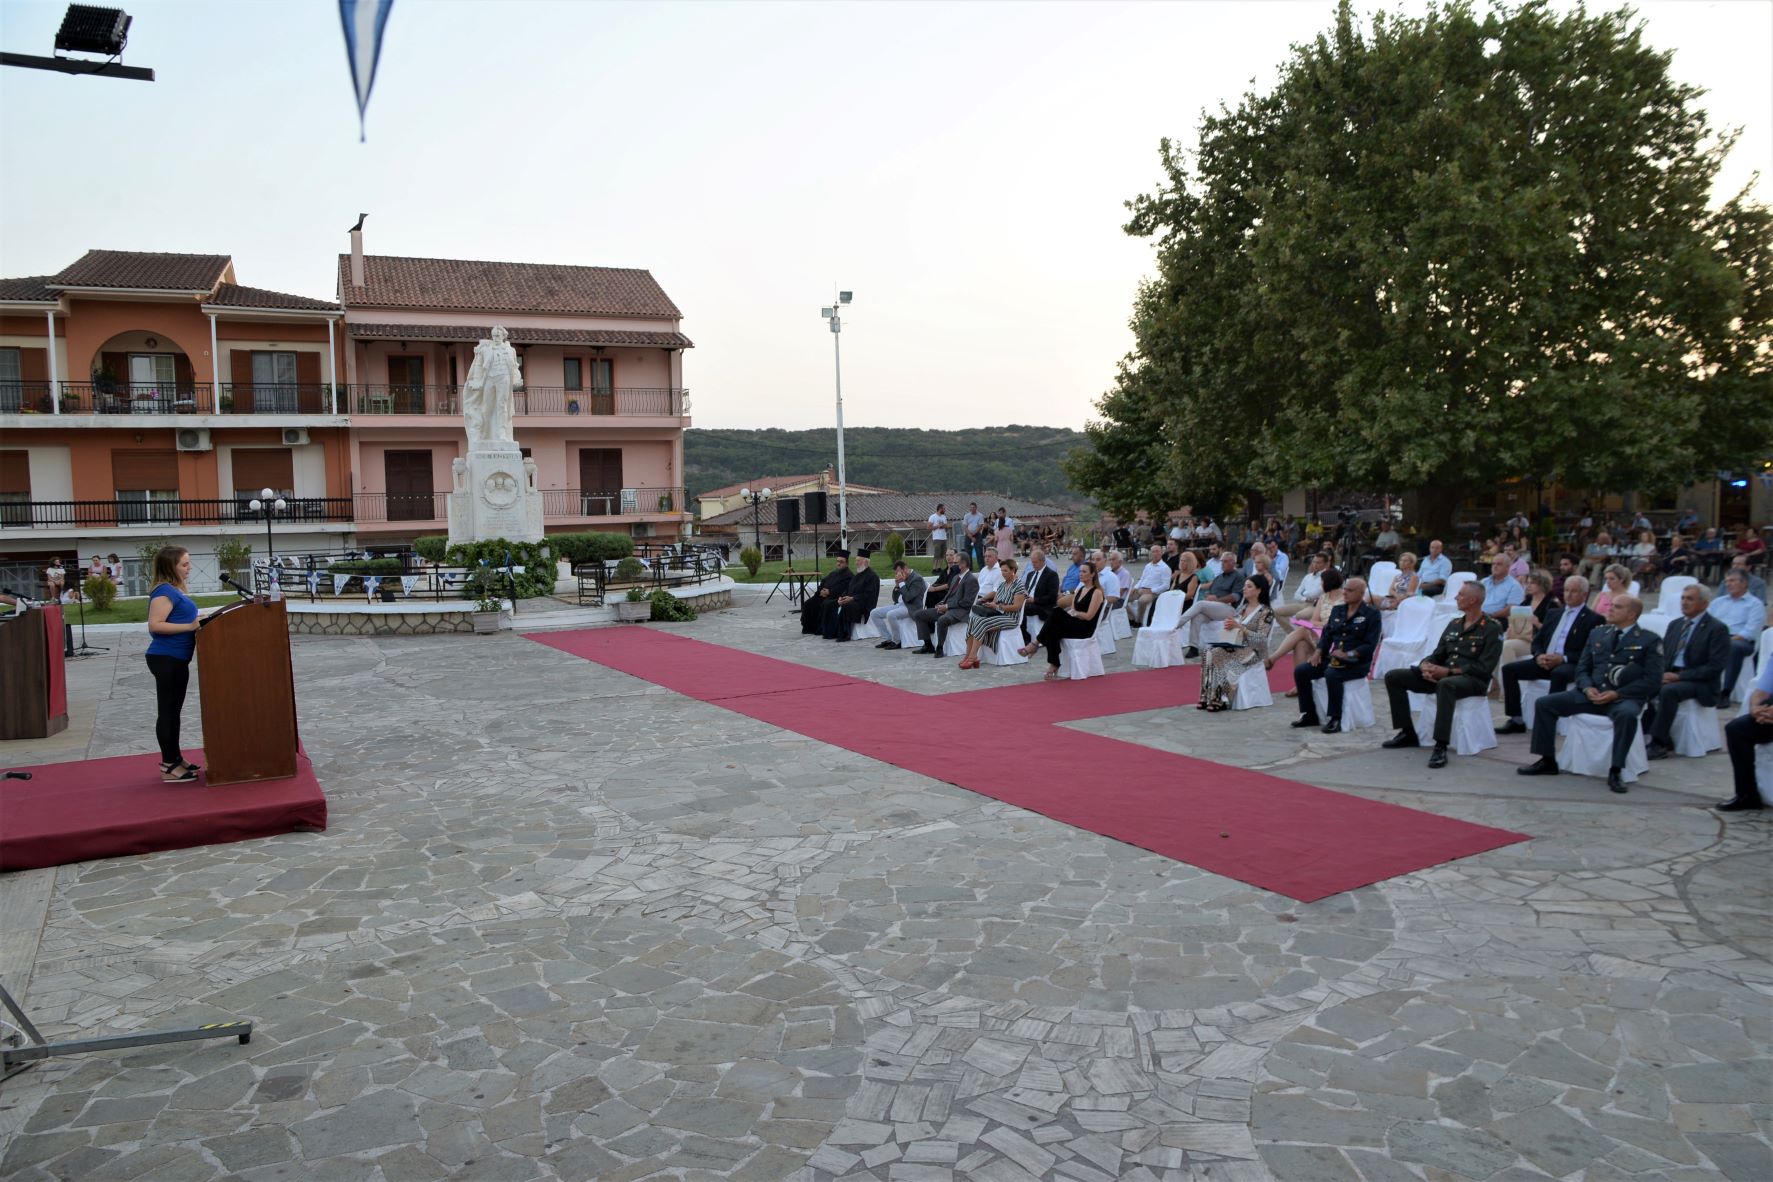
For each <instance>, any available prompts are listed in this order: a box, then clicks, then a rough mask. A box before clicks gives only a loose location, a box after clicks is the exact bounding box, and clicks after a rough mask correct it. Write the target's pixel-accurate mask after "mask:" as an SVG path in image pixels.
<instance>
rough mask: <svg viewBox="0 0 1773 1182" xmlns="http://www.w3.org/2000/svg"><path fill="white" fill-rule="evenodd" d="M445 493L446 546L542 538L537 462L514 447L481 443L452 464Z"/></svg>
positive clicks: (540, 497) (514, 445)
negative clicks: (451, 479) (451, 481)
mask: <svg viewBox="0 0 1773 1182" xmlns="http://www.w3.org/2000/svg"><path fill="white" fill-rule="evenodd" d="M453 472H454V477H455V480H454V488H453V489H452V490H451V492H450V494H449V544H450V545H452V546H453V545H455V544H456V543H458V542H484V541H486V540H488V539H490V538H507V539H509V540H511V541H513V542H539V541H541V540H542V494H541V492H540V491H539V490H538V489H537V488H536V462H535V461H534V460H526V459H524V458H523V453H522V452H521V451H519V450H517V445H516V444H515V443H510V444H504V443H483V444H480V445H478V446H475V447H473V448H471V449H470V450H469V452H468V454H467V456H466V457H464V458H461V459H458V460H456V462H455V464H454V466H453Z"/></svg>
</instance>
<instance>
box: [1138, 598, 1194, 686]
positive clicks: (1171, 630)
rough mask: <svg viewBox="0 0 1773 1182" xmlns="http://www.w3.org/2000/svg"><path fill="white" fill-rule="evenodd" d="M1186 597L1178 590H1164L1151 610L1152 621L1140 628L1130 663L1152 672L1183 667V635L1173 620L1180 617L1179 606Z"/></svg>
mask: <svg viewBox="0 0 1773 1182" xmlns="http://www.w3.org/2000/svg"><path fill="white" fill-rule="evenodd" d="M1187 599H1188V596H1187V595H1186V594H1185V593H1184V592H1181V591H1165V592H1164V593H1163V594H1162V595H1159V596H1158V597H1157V602H1156V603H1155V604H1153V605H1152V608H1151V620H1150V622H1148V623H1147V624H1146V625H1145V627H1143V628H1141V629H1139V635H1138V637H1137V639H1135V640H1134V641H1133V664H1135V665H1141V666H1148V667H1150V668H1152V669H1168V668H1169V667H1170V666H1172V665H1180V664H1182V650H1183V647H1184V646H1183V644H1182V632H1181V630H1180V629H1179V628H1177V627H1176V621H1178V620H1180V619H1181V618H1182V605H1183V604H1184V603H1185V602H1186V601H1187Z"/></svg>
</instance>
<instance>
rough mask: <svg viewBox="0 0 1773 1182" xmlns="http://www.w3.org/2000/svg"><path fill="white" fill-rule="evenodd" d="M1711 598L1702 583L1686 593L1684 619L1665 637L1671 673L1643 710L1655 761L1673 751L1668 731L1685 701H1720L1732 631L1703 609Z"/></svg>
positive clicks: (1704, 703)
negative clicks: (1719, 693) (1720, 683)
mask: <svg viewBox="0 0 1773 1182" xmlns="http://www.w3.org/2000/svg"><path fill="white" fill-rule="evenodd" d="M1710 600H1711V592H1710V591H1708V590H1706V589H1705V588H1704V587H1703V586H1701V585H1699V584H1698V583H1694V584H1693V585H1692V586H1690V587H1688V588H1687V589H1686V590H1685V591H1682V592H1681V615H1680V618H1679V619H1677V620H1676V621H1675V622H1674V623H1672V624H1670V625H1669V626H1668V635H1667V636H1665V637H1663V640H1662V651H1663V652H1664V653H1666V654H1668V671H1667V672H1666V673H1664V674H1663V675H1662V685H1661V686H1660V687H1659V688H1658V690H1657V692H1656V696H1655V697H1653V698H1651V699H1650V705H1649V708H1648V709H1646V710H1645V711H1644V731H1645V733H1646V734H1648V735H1649V736H1650V745H1649V747H1648V748H1647V749H1646V750H1645V752H1644V754H1646V755H1648V756H1649V757H1650V758H1651V759H1667V758H1668V757H1669V756H1670V755H1673V754H1674V743H1673V741H1672V739H1671V738H1670V734H1671V732H1672V731H1673V729H1674V721H1675V714H1676V712H1677V711H1679V710H1680V708H1681V703H1682V702H1689V701H1691V702H1698V703H1699V704H1700V705H1701V706H1716V705H1717V704H1718V684H1719V682H1721V681H1722V680H1723V677H1724V662H1726V661H1728V660H1729V659H1730V629H1729V628H1727V627H1725V626H1724V624H1723V622H1722V621H1721V620H1719V619H1718V618H1717V617H1716V616H1714V615H1712V614H1711V613H1709V612H1707V611H1706V610H1705V609H1706V607H1707V606H1708V604H1709V602H1710Z"/></svg>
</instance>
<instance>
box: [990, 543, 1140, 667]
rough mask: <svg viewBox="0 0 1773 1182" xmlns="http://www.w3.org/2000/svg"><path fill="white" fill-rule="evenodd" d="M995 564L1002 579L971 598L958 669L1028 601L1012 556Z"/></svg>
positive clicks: (1010, 624)
mask: <svg viewBox="0 0 1773 1182" xmlns="http://www.w3.org/2000/svg"><path fill="white" fill-rule="evenodd" d="M998 565H999V566H1001V567H1002V568H1003V572H1002V573H1003V578H1002V581H1000V582H999V584H998V585H997V586H996V587H994V588H993V589H992V590H991V591H989V592H981V593H980V595H979V598H977V599H975V600H974V601H973V611H972V615H971V616H970V617H968V619H967V655H966V656H964V657H962V658H961V660H960V668H962V669H977V668H978V667H979V650H980V649H982V648H984V647H985V646H986V645H988V644H991V645H994V644H996V643H997V636H998V633H1000V632H1008V631H1009V630H1010V629H1012V628H1014V627H1015V626H1016V615H1017V613H1019V612H1020V611H1021V610H1022V605H1023V604H1025V603H1027V602H1028V592H1027V590H1026V589H1024V588H1023V586H1022V585H1021V584H1020V583H1019V582H1018V581H1017V580H1016V560H1015V559H1013V558H1011V559H1007V560H1006V561H1004V562H1001V563H999V564H998ZM1158 565H1159V566H1162V565H1163V564H1162V563H1159V564H1158Z"/></svg>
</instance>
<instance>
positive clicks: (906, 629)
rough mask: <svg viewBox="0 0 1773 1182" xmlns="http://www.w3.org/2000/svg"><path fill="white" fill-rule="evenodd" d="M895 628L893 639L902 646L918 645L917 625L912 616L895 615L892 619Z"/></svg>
mask: <svg viewBox="0 0 1773 1182" xmlns="http://www.w3.org/2000/svg"><path fill="white" fill-rule="evenodd" d="M888 623H890V624H891V625H892V629H893V640H894V641H895V642H897V643H898V645H899V646H900V647H901V648H916V647H917V625H916V623H914V622H913V621H912V619H911V617H910V616H895V617H893V618H892V619H891V620H890V621H888Z"/></svg>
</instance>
